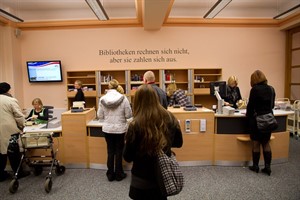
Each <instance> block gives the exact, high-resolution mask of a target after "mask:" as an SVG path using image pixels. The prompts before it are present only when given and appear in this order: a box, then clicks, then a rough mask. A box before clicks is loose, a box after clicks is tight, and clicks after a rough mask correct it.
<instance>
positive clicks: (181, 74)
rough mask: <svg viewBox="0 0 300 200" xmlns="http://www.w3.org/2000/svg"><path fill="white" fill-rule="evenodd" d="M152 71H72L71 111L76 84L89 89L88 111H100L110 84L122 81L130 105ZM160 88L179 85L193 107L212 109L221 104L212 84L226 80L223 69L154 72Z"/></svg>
mask: <svg viewBox="0 0 300 200" xmlns="http://www.w3.org/2000/svg"><path fill="white" fill-rule="evenodd" d="M146 71H148V70H139V69H136V70H112V71H110V70H103V71H102V70H97V71H69V72H67V99H68V108H70V107H71V106H72V102H73V100H74V96H75V94H76V92H75V91H72V90H73V89H74V82H75V80H81V81H82V82H83V87H88V90H87V91H84V94H85V97H86V107H87V108H92V107H95V108H96V110H97V107H98V101H99V98H100V97H101V96H103V95H104V94H105V91H106V90H107V89H108V82H109V80H111V79H116V80H118V81H119V83H120V84H121V86H122V87H123V89H124V92H125V95H126V96H127V97H128V99H129V101H130V102H133V98H134V95H135V92H136V89H137V88H138V87H139V86H140V85H142V84H143V83H144V82H143V75H144V73H145V72H146ZM152 71H153V72H154V74H155V80H156V82H155V83H156V84H157V85H158V86H159V87H160V88H162V89H163V90H164V91H166V88H167V86H168V84H170V83H172V82H173V81H175V83H176V84H177V87H178V88H180V89H182V90H186V91H187V96H188V97H189V101H190V102H191V103H192V104H202V105H203V106H205V107H207V108H211V106H212V105H213V104H217V101H216V98H215V97H214V96H211V95H210V89H209V86H210V82H212V81H219V80H220V78H221V77H222V69H221V68H202V69H200V68H199V69H161V70H159V69H154V70H152Z"/></svg>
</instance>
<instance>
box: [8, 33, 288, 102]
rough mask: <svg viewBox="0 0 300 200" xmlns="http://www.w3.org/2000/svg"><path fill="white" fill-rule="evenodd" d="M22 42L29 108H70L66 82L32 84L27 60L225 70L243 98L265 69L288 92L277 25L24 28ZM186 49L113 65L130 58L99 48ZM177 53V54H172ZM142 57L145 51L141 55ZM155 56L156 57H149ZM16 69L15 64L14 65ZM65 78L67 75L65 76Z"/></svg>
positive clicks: (69, 65)
mask: <svg viewBox="0 0 300 200" xmlns="http://www.w3.org/2000/svg"><path fill="white" fill-rule="evenodd" d="M18 41H20V44H21V45H20V46H21V56H22V61H21V64H22V75H23V80H22V79H20V81H19V82H18V84H20V87H22V88H23V91H24V94H23V95H24V99H20V101H22V102H24V106H25V107H31V100H32V99H33V98H35V97H40V98H42V99H43V101H44V104H51V105H54V106H55V107H58V108H62V107H66V86H65V83H66V82H65V81H64V82H63V83H43V84H30V83H29V82H28V78H27V71H26V68H25V63H26V61H28V60H49V59H60V60H61V61H62V64H63V71H64V75H65V72H66V71H67V70H89V69H91V70H101V69H111V70H117V69H134V68H147V69H148V68H149V69H151V68H162V69H163V68H198V67H199V68H213V67H220V68H223V80H227V77H228V76H230V75H236V76H237V77H238V78H239V86H240V89H241V92H242V96H243V97H248V95H249V90H250V84H249V77H250V75H251V73H252V72H253V71H254V70H256V69H261V70H262V71H263V72H265V74H266V76H267V77H268V79H269V83H270V84H271V85H273V86H274V87H275V89H276V92H277V97H283V95H284V68H285V34H284V32H281V31H280V30H279V29H278V28H238V27H237V28H234V27H228V28H227V27H163V28H162V29H161V30H160V31H144V30H143V28H101V29H70V30H34V31H22V34H21V36H20V37H19V39H18ZM178 48H179V49H182V48H184V49H187V51H188V52H189V54H183V55H179V54H177V55H174V54H172V55H159V57H160V56H163V57H164V58H167V57H172V58H176V60H177V62H163V63H158V62H148V63H146V62H142V63H133V62H132V63H118V64H116V63H110V59H111V58H113V57H115V58H120V59H124V58H126V57H129V58H137V57H139V56H138V55H131V56H100V55H99V50H102V49H103V50H105V49H108V50H109V49H112V50H116V49H128V50H134V51H137V50H144V49H152V50H154V49H155V50H163V49H172V50H174V49H178ZM173 53H174V52H173ZM141 56H143V55H141ZM145 57H151V58H155V57H156V55H154V56H151V55H145ZM14 66H15V67H16V65H14ZM64 78H66V77H65V76H64Z"/></svg>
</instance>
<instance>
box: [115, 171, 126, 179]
mask: <svg viewBox="0 0 300 200" xmlns="http://www.w3.org/2000/svg"><path fill="white" fill-rule="evenodd" d="M126 177H127V174H126V173H124V172H123V173H121V174H117V175H116V181H121V180H123V179H124V178H126Z"/></svg>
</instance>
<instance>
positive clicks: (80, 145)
mask: <svg viewBox="0 0 300 200" xmlns="http://www.w3.org/2000/svg"><path fill="white" fill-rule="evenodd" d="M168 110H170V111H171V112H172V113H173V114H174V115H175V117H176V118H177V119H178V121H179V123H180V126H181V130H182V133H183V146H182V148H173V150H174V152H175V153H176V156H177V159H178V161H179V163H180V165H181V166H199V165H226V166H244V165H247V164H249V162H251V160H252V158H251V142H250V139H249V135H248V134H247V133H246V117H245V115H244V112H245V111H241V112H239V113H235V114H234V115H230V116H228V115H227V116H226V115H219V114H215V113H214V112H213V111H212V110H210V109H206V108H198V109H197V111H185V110H184V109H183V108H168ZM274 113H275V116H276V119H277V120H278V122H279V128H278V129H277V130H276V131H275V132H274V133H273V134H272V135H273V136H274V137H273V139H272V140H271V148H272V152H273V162H272V163H274V162H284V161H287V159H288V149H289V132H288V131H287V130H286V129H287V115H289V114H291V113H289V112H287V111H280V110H275V111H274ZM95 116H96V111H95V109H89V110H86V111H84V112H81V113H71V112H70V111H67V112H65V113H63V114H62V138H63V148H61V149H63V150H62V151H63V152H62V155H63V156H62V161H63V163H64V165H65V166H66V167H70V168H97V169H106V160H107V151H106V142H105V138H104V135H103V133H102V123H101V122H99V121H97V120H95ZM60 147H61V145H60ZM129 166H130V165H128V164H127V163H126V162H124V168H125V169H128V168H129Z"/></svg>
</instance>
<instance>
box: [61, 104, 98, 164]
mask: <svg viewBox="0 0 300 200" xmlns="http://www.w3.org/2000/svg"><path fill="white" fill-rule="evenodd" d="M95 116H96V111H95V109H89V110H87V111H84V112H81V113H71V111H67V112H65V113H62V132H63V143H64V148H63V151H64V163H65V164H66V165H68V164H70V165H72V164H74V165H76V164H79V165H81V166H86V167H88V166H89V164H88V163H89V149H88V138H87V128H86V124H87V122H89V121H90V120H92V119H94V118H95Z"/></svg>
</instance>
